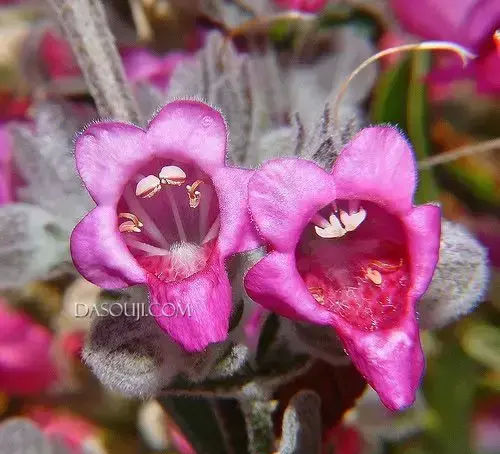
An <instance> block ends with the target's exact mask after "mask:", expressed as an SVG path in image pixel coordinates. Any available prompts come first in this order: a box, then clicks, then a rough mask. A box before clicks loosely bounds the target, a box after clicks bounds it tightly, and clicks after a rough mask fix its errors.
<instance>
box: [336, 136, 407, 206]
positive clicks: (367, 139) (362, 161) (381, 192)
mask: <svg viewBox="0 0 500 454" xmlns="http://www.w3.org/2000/svg"><path fill="white" fill-rule="evenodd" d="M332 173H333V176H334V179H335V188H336V191H337V198H338V199H358V200H369V201H371V202H375V203H377V204H378V205H380V206H383V207H385V208H387V209H388V210H389V211H392V212H396V213H398V212H399V213H405V214H406V213H407V212H409V211H410V210H411V208H412V199H413V193H414V191H415V184H416V171H415V160H414V157H413V152H412V149H411V147H410V145H409V144H408V142H407V141H406V140H405V138H404V137H403V136H402V135H401V133H400V132H399V131H398V130H397V129H396V128H394V127H389V126H375V127H372V128H365V129H363V130H362V131H361V132H360V133H359V134H358V135H357V136H356V137H354V139H353V140H352V141H351V142H349V143H348V144H347V145H346V147H345V148H344V150H343V151H342V153H341V154H340V156H339V158H338V159H337V161H336V162H335V165H334V167H333V172H332Z"/></svg>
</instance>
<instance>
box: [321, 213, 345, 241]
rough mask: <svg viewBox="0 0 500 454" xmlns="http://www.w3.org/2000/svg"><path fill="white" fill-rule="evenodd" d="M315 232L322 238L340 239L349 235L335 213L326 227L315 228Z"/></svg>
mask: <svg viewBox="0 0 500 454" xmlns="http://www.w3.org/2000/svg"><path fill="white" fill-rule="evenodd" d="M314 230H315V231H316V234H317V235H318V236H320V237H321V238H340V237H341V236H344V235H345V234H346V233H347V230H345V229H344V228H343V227H342V225H341V224H340V221H339V220H338V218H337V216H335V215H334V214H333V213H332V214H331V215H330V219H329V223H328V225H327V226H326V227H318V226H317V225H316V226H314Z"/></svg>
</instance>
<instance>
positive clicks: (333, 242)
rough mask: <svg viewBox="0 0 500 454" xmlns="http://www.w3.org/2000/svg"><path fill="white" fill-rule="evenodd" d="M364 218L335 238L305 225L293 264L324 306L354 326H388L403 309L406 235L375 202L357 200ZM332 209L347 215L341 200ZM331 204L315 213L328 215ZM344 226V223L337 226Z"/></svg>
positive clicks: (406, 278)
mask: <svg viewBox="0 0 500 454" xmlns="http://www.w3.org/2000/svg"><path fill="white" fill-rule="evenodd" d="M360 207H362V208H363V209H364V210H365V211H366V218H365V219H364V221H363V222H362V223H361V224H360V225H359V226H358V227H357V228H356V229H355V230H353V231H349V232H347V233H346V234H344V235H343V236H340V237H338V238H321V237H320V236H319V235H318V234H317V232H316V231H315V227H314V225H313V224H309V225H308V226H307V227H306V228H305V229H304V232H303V234H302V236H301V238H300V241H299V243H298V245H297V249H296V259H297V268H298V271H299V273H300V275H301V276H302V278H303V279H304V281H305V283H306V285H307V287H308V289H309V291H310V292H311V295H312V296H313V297H314V298H315V299H316V301H318V304H321V306H323V307H324V308H325V309H327V310H329V311H331V312H334V313H335V314H338V315H339V316H341V317H342V318H344V319H345V320H346V321H348V322H349V323H350V324H352V325H354V326H356V327H357V328H360V329H363V330H366V331H373V330H376V329H383V328H389V327H391V326H393V325H394V324H395V323H396V322H397V321H398V320H399V319H400V317H401V315H402V314H403V313H404V311H405V309H406V307H407V293H408V289H409V285H410V276H409V260H408V252H407V247H406V234H405V231H404V228H403V225H402V223H401V221H400V220H399V219H398V218H397V217H396V216H394V215H392V214H390V213H388V212H387V211H385V210H384V209H382V208H380V207H379V206H378V205H376V204H374V203H371V202H361V204H360ZM336 208H337V209H338V210H343V211H345V212H348V213H349V203H348V202H347V201H336ZM332 212H336V213H337V215H338V213H339V211H335V210H334V207H333V206H332V205H330V206H328V207H325V208H323V209H322V210H321V211H320V212H319V213H318V214H319V215H321V216H322V217H323V218H326V219H328V218H329V216H330V215H331V214H332ZM342 226H344V224H342Z"/></svg>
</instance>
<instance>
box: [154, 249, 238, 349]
mask: <svg viewBox="0 0 500 454" xmlns="http://www.w3.org/2000/svg"><path fill="white" fill-rule="evenodd" d="M148 287H149V293H150V307H151V312H152V314H153V315H154V316H155V317H156V321H157V322H158V324H159V325H160V327H161V328H162V329H163V330H164V331H165V332H167V333H168V334H169V335H170V337H172V338H173V339H174V340H175V341H176V342H178V343H179V344H180V345H181V346H182V347H183V348H184V349H185V350H187V351H189V352H196V351H200V350H203V349H204V348H206V347H207V345H208V344H210V343H213V342H221V341H223V340H225V339H226V337H227V334H228V330H229V316H230V314H231V308H232V296H231V285H230V283H229V279H228V277H227V274H226V270H225V267H224V260H223V257H222V256H221V255H220V253H219V252H218V251H214V252H213V254H212V258H211V261H210V263H209V264H207V267H206V268H205V269H204V270H203V271H200V272H199V273H196V274H194V275H193V276H191V277H189V278H187V279H183V280H181V281H179V282H175V283H165V282H161V281H160V280H158V279H157V278H156V277H155V276H153V275H151V274H148Z"/></svg>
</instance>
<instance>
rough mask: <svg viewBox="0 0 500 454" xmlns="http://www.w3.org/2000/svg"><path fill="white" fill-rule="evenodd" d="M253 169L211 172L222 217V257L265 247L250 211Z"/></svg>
mask: <svg viewBox="0 0 500 454" xmlns="http://www.w3.org/2000/svg"><path fill="white" fill-rule="evenodd" d="M253 173H254V172H253V171H251V170H244V169H236V168H230V167H226V168H222V169H219V170H218V171H216V172H215V173H213V174H212V181H213V182H214V184H215V187H216V189H217V197H218V199H219V209H220V216H221V219H223V222H222V223H221V228H220V232H219V249H220V251H221V254H222V255H223V256H225V257H226V256H229V255H232V254H235V253H238V252H244V251H249V250H252V249H256V248H258V247H260V246H262V240H261V238H260V237H259V235H258V233H257V231H256V230H255V227H254V225H253V221H252V220H251V218H250V213H249V211H248V206H247V199H248V181H249V180H250V178H251V177H252V175H253Z"/></svg>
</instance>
